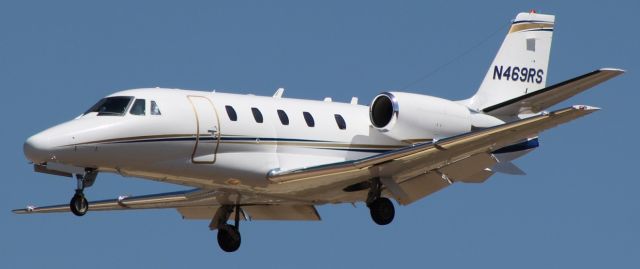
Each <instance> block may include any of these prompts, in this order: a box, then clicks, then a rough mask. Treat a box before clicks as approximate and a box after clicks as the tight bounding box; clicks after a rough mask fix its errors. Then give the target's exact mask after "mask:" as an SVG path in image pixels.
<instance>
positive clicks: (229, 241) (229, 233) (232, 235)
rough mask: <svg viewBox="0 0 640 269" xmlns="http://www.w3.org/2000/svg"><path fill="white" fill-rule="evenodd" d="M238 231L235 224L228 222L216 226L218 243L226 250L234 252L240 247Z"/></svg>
mask: <svg viewBox="0 0 640 269" xmlns="http://www.w3.org/2000/svg"><path fill="white" fill-rule="evenodd" d="M241 241H242V238H241V237H240V232H239V231H238V229H236V227H235V226H231V225H228V224H225V225H222V226H220V227H219V228H218V245H220V248H221V249H222V250H224V251H226V252H234V251H236V250H238V249H239V248H240V242H241Z"/></svg>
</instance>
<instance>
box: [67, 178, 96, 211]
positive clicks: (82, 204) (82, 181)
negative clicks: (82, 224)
mask: <svg viewBox="0 0 640 269" xmlns="http://www.w3.org/2000/svg"><path fill="white" fill-rule="evenodd" d="M97 175H98V172H97V171H95V170H89V169H87V170H86V172H85V174H84V175H80V174H77V175H76V180H77V184H78V186H77V188H76V193H75V194H74V195H73V197H72V198H71V201H70V202H69V209H70V210H71V213H73V214H74V215H76V216H78V217H81V216H84V214H87V211H89V202H88V201H87V198H85V196H84V188H85V187H90V186H91V185H93V182H95V180H96V176H97Z"/></svg>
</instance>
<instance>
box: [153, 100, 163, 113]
mask: <svg viewBox="0 0 640 269" xmlns="http://www.w3.org/2000/svg"><path fill="white" fill-rule="evenodd" d="M151 115H162V113H160V107H158V104H156V101H151Z"/></svg>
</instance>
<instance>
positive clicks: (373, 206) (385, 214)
mask: <svg viewBox="0 0 640 269" xmlns="http://www.w3.org/2000/svg"><path fill="white" fill-rule="evenodd" d="M368 206H369V212H370V213H371V219H373V222H375V223H376V224H378V225H387V224H389V223H391V221H393V217H394V216H395V213H396V210H395V208H394V207H393V203H392V202H391V200H389V199H388V198H384V197H380V198H378V199H375V200H373V202H372V203H370V204H369V205H368Z"/></svg>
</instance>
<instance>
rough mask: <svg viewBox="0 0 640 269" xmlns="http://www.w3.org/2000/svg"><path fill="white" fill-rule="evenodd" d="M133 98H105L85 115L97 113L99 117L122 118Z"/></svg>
mask: <svg viewBox="0 0 640 269" xmlns="http://www.w3.org/2000/svg"><path fill="white" fill-rule="evenodd" d="M132 100H133V97H131V96H114V97H107V98H103V99H102V100H100V101H98V103H96V104H95V105H93V106H92V107H91V108H90V109H89V110H87V112H85V113H84V114H83V115H86V114H89V113H91V112H97V113H98V116H122V115H124V113H125V112H126V111H127V108H128V107H129V104H131V101H132Z"/></svg>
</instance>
